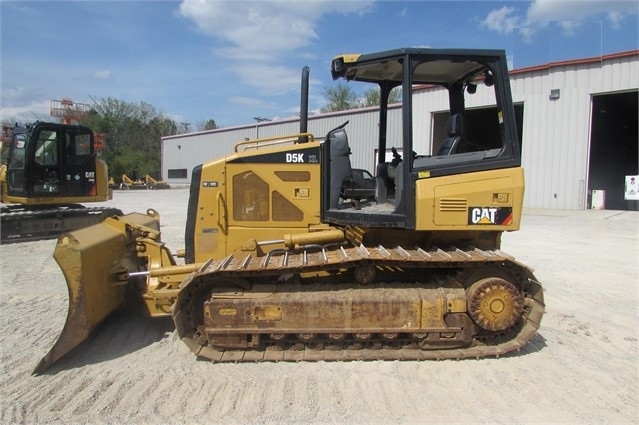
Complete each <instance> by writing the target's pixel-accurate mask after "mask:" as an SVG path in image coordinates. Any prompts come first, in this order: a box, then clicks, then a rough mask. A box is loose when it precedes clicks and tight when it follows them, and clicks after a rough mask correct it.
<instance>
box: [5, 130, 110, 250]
mask: <svg viewBox="0 0 639 425" xmlns="http://www.w3.org/2000/svg"><path fill="white" fill-rule="evenodd" d="M12 133H13V134H12V136H11V139H10V142H9V152H8V156H7V164H3V165H2V166H1V167H0V188H1V190H0V200H1V201H2V204H3V205H2V215H1V217H2V235H1V236H2V239H1V241H2V243H13V242H19V241H27V240H37V239H46V238H51V237H56V236H58V235H60V234H61V233H63V232H65V231H69V230H74V229H79V228H82V227H86V226H90V225H92V224H95V223H98V222H100V221H101V220H102V219H104V218H105V217H109V216H111V215H116V214H121V213H122V212H121V211H120V210H118V209H117V208H110V207H94V208H86V207H85V206H84V205H82V204H81V203H87V202H104V201H108V200H109V199H111V197H112V196H111V193H112V192H111V190H110V189H109V187H108V181H107V178H108V177H107V176H108V171H107V165H106V163H105V162H104V161H102V160H101V159H98V157H97V155H96V151H95V144H94V143H95V142H94V134H93V132H92V131H91V130H90V129H89V128H87V127H84V126H81V125H69V124H59V123H46V122H36V123H35V124H30V125H27V126H18V125H16V126H15V127H14V128H13V132H12Z"/></svg>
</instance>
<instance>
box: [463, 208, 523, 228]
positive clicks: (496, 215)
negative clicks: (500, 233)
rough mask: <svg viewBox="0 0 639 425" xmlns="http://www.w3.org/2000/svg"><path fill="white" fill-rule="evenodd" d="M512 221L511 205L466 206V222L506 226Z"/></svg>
mask: <svg viewBox="0 0 639 425" xmlns="http://www.w3.org/2000/svg"><path fill="white" fill-rule="evenodd" d="M512 221H513V209H512V207H470V208H468V224H497V225H500V226H508V225H509V224H510V223H511V222H512Z"/></svg>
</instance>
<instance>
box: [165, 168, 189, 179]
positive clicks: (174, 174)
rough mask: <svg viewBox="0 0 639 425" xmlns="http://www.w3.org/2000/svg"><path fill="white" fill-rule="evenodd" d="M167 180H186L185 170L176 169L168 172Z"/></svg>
mask: <svg viewBox="0 0 639 425" xmlns="http://www.w3.org/2000/svg"><path fill="white" fill-rule="evenodd" d="M169 178H170V179H185V178H186V168H179V169H178V168H176V169H173V170H169Z"/></svg>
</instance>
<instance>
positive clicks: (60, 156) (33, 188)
mask: <svg viewBox="0 0 639 425" xmlns="http://www.w3.org/2000/svg"><path fill="white" fill-rule="evenodd" d="M94 149H95V148H94V139H93V132H92V131H91V130H90V129H89V128H88V127H84V126H80V125H64V124H57V123H45V122H37V123H35V124H32V125H27V126H26V127H16V128H15V129H14V132H13V136H12V140H11V145H10V148H9V156H8V161H7V162H8V166H7V192H8V194H9V195H11V196H16V197H46V198H57V197H65V196H67V197H68V196H89V195H95V191H96V187H95V174H96V165H95V160H94V159H95V151H94Z"/></svg>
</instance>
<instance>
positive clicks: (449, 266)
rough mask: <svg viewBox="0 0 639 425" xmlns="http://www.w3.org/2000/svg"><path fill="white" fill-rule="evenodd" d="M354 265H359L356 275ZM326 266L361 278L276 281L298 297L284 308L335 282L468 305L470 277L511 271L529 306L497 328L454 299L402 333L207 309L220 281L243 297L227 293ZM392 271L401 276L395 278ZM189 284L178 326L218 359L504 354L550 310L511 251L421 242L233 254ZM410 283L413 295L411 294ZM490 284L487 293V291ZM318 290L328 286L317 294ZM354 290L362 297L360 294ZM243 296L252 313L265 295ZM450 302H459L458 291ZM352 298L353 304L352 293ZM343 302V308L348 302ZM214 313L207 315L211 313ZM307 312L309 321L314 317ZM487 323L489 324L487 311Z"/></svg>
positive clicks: (346, 289) (202, 352)
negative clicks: (234, 320) (218, 314)
mask: <svg viewBox="0 0 639 425" xmlns="http://www.w3.org/2000/svg"><path fill="white" fill-rule="evenodd" d="M348 270H351V271H353V272H352V274H350V272H349V271H348ZM376 271H378V272H379V271H382V273H378V274H377V276H378V278H379V279H376ZM317 272H329V273H333V276H334V279H333V280H335V279H339V278H340V277H341V278H344V277H345V276H351V279H352V277H353V276H354V278H355V279H352V280H351V283H340V284H334V285H331V284H326V285H325V286H324V287H320V288H318V289H317V291H316V292H313V291H314V289H308V288H313V287H314V285H315V286H317V284H315V283H314V284H310V286H309V284H305V283H301V285H296V284H288V283H279V284H277V285H270V286H271V287H275V288H276V292H278V291H279V292H281V293H282V294H285V295H282V301H281V302H282V303H287V302H288V303H289V304H282V305H283V307H281V310H284V311H287V312H288V311H291V310H294V309H295V307H296V305H295V304H294V302H293V301H287V300H288V298H290V297H295V296H296V294H299V295H297V296H298V297H299V299H300V300H301V301H300V304H304V302H305V301H304V300H309V299H311V298H309V297H313V296H316V297H318V298H317V303H315V304H314V308H318V307H317V306H318V305H320V307H319V308H321V305H322V302H324V303H326V301H325V300H324V297H326V295H324V294H327V293H331V292H335V291H342V293H338V295H336V296H335V300H342V299H344V297H346V296H347V295H345V294H347V293H352V292H353V291H361V293H366V292H368V293H369V294H371V292H370V291H378V292H379V294H380V297H381V296H382V295H381V294H383V296H385V297H388V296H389V292H388V291H394V292H391V294H392V296H395V298H398V299H400V302H404V303H408V302H410V300H413V299H414V297H415V294H417V293H415V292H410V291H421V292H419V294H421V295H418V296H420V297H422V298H424V299H429V300H430V299H432V301H433V303H439V302H440V300H443V301H441V302H442V303H444V304H445V300H446V299H445V298H441V296H440V295H439V294H440V293H442V292H443V291H447V292H451V293H452V292H453V291H461V292H462V296H461V297H462V302H463V304H464V307H465V305H466V302H467V301H468V300H467V298H471V297H472V295H469V296H468V297H467V296H466V292H472V291H471V290H470V289H469V287H470V286H471V284H472V283H473V282H474V281H475V280H476V279H471V281H468V278H469V276H475V277H476V276H509V277H510V279H511V280H514V282H513V283H514V286H516V287H517V288H518V290H519V291H520V293H521V308H520V311H519V313H518V314H516V315H514V317H513V319H512V320H513V323H512V324H509V326H507V328H505V329H501V328H500V329H498V330H496V331H491V330H490V329H485V328H490V326H484V329H482V327H481V326H478V325H477V323H476V322H477V321H478V320H477V318H476V317H475V320H474V322H471V318H470V316H473V314H472V312H470V311H469V312H468V314H467V313H455V314H451V313H450V308H449V309H448V313H446V311H443V312H442V317H445V318H446V319H445V320H446V324H444V325H443V326H444V327H442V326H435V327H433V326H432V325H431V327H430V328H429V327H428V326H426V327H425V328H422V329H413V330H406V331H404V332H401V329H398V328H397V327H395V328H390V327H388V326H385V322H383V320H382V321H381V323H379V324H377V326H375V323H371V324H370V326H368V327H367V328H366V329H364V328H361V329H358V328H356V327H354V328H353V329H350V331H341V332H339V333H335V332H336V329H335V328H331V329H329V328H330V327H327V326H323V323H322V321H321V319H320V321H319V323H320V326H317V324H315V325H313V324H311V325H309V326H310V327H308V328H305V329H304V330H301V328H296V327H295V326H294V325H293V327H291V325H289V326H288V327H286V326H285V324H284V323H282V324H280V322H276V323H275V326H280V327H281V328H276V329H273V328H271V327H272V326H273V323H274V322H271V323H269V324H265V325H263V326H262V327H261V325H262V322H256V323H255V325H254V326H251V324H249V325H248V326H244V327H242V326H228V327H227V329H225V328H224V326H220V327H217V328H215V327H214V326H213V325H212V324H211V317H210V316H211V315H212V313H211V311H214V310H213V309H211V310H206V308H205V309H204V310H205V311H204V312H203V311H202V309H203V303H204V302H208V301H209V300H210V302H211V304H213V303H214V302H216V300H215V298H216V297H211V292H212V291H213V290H214V289H215V290H216V291H222V295H221V296H220V297H218V298H219V299H221V301H217V302H224V299H226V298H233V295H225V294H226V293H227V292H228V291H229V290H228V289H224V288H228V287H229V286H230V287H233V286H235V287H236V292H237V290H238V289H239V292H246V293H247V294H249V293H251V291H257V292H262V291H266V290H267V289H268V286H267V285H264V284H262V283H260V282H263V281H264V278H265V277H266V276H268V277H270V281H271V282H272V281H274V280H279V281H286V280H287V279H289V280H291V281H295V279H294V278H293V279H291V276H299V275H300V274H302V275H304V274H308V273H317ZM431 273H435V274H436V275H437V276H438V280H437V282H436V283H435V282H433V281H425V282H422V281H420V280H419V276H428V275H430V274H431ZM389 276H391V278H390V279H389V278H388V277H389ZM399 276H408V277H409V278H412V277H415V276H417V283H415V281H414V280H413V281H412V282H413V283H398V282H397V280H398V279H397V278H398V277H399ZM377 280H381V281H380V282H378V281H377ZM353 281H356V282H353ZM498 281H499V279H498ZM365 285H367V286H365ZM489 286H490V288H491V289H495V284H493V283H491V284H490V285H489ZM181 287H182V291H181V293H180V296H179V297H178V301H177V304H176V308H175V310H174V320H175V322H176V326H177V330H178V334H179V336H180V337H181V338H182V339H183V341H184V342H185V343H186V344H187V345H188V346H189V347H190V348H191V350H192V351H193V352H194V353H195V354H196V355H197V356H198V357H201V358H205V359H209V360H212V361H215V362H257V361H320V360H324V361H344V360H372V359H383V360H428V359H433V360H440V359H462V358H480V357H487V356H494V357H499V356H501V355H503V354H506V353H508V352H510V351H513V350H518V349H520V348H522V347H523V346H524V345H525V344H526V343H527V342H528V341H529V340H530V339H531V338H532V337H533V336H534V335H535V333H536V332H537V329H538V328H539V326H540V322H541V317H542V316H543V313H544V301H543V293H542V288H541V286H540V284H539V283H538V282H537V281H536V279H535V278H534V276H533V274H532V272H531V270H530V269H528V268H527V267H526V266H524V265H522V264H520V263H518V262H517V261H516V260H515V259H514V258H513V257H511V256H509V255H508V254H505V253H503V252H501V251H484V250H479V249H470V250H460V249H457V248H452V249H449V250H446V251H444V250H442V249H439V248H433V249H432V250H429V251H424V250H422V249H420V248H416V249H405V248H402V247H396V248H393V249H388V248H385V247H383V246H378V247H375V248H371V247H368V248H365V247H363V246H360V247H350V248H345V247H343V246H337V247H336V246H333V247H321V248H317V247H314V248H313V249H307V250H302V251H298V252H294V253H292V252H288V251H282V252H279V253H277V252H276V253H272V254H271V255H267V256H266V257H259V258H254V257H252V256H246V257H244V258H237V257H233V256H229V257H227V258H225V259H223V260H220V261H215V262H211V263H210V264H208V265H206V266H205V267H203V268H202V269H201V270H200V271H199V272H198V273H195V274H193V275H191V276H190V277H189V278H188V279H187V280H186V281H185V282H183V284H182V285H181ZM265 288H266V289H265ZM362 288H364V289H362ZM491 289H489V290H488V292H490V290H491ZM230 291H231V292H229V293H232V291H233V290H232V289H231V290H230ZM404 292H405V293H406V294H407V295H405V296H403V297H404V298H402V294H403V293H404ZM480 292H481V293H480V294H479V295H483V294H484V292H482V291H480ZM315 293H317V294H319V295H314V294H315ZM504 293H506V292H504ZM457 294H459V292H457ZM354 297H357V296H355V295H354ZM429 297H430V298H429ZM509 297H510V293H508V294H507V295H506V296H504V297H503V299H504V300H507V299H508V298H509ZM211 298H213V299H211ZM238 298H239V297H238ZM285 298H286V300H285ZM378 298H379V297H378ZM458 298H459V297H458ZM357 299H358V298H355V300H357ZM235 302H236V303H239V304H236V305H238V306H239V307H238V310H239V311H240V312H242V311H243V310H242V308H244V306H249V305H250V306H252V305H255V303H256V300H250V301H249V302H248V303H247V304H242V301H241V300H236V301H235ZM333 302H334V303H339V302H340V301H333ZM448 302H449V306H450V305H451V304H450V300H449V301H448ZM500 302H501V301H500ZM290 303H293V304H290ZM349 303H352V300H351V301H349ZM271 304H272V303H271ZM469 305H470V304H469ZM349 306H350V304H349ZM337 307H338V309H339V308H341V306H340V305H338V306H337ZM255 308H259V307H255ZM269 308H270V309H272V308H273V307H272V306H270V305H268V304H265V305H264V309H265V311H267V309H269ZM279 308H280V307H278V309H279ZM349 308H350V307H349ZM469 308H471V307H469ZM371 309H372V310H375V309H374V308H371ZM249 310H250V307H246V311H247V313H246V314H249V312H248V311H249ZM302 310H304V308H302ZM333 310H334V309H333ZM333 310H330V309H327V310H326V312H325V313H324V315H330V314H331V311H333ZM372 310H371V311H372ZM207 311H208V312H207ZM475 313H476V312H475ZM251 314H252V313H251ZM205 316H207V318H206V319H205V318H204V317H205ZM515 319H516V320H515ZM278 320H280V318H278ZM299 320H301V322H304V323H307V322H308V318H307V317H303V318H301V319H299ZM345 320H346V322H351V321H352V318H351V317H347V318H346V319H345ZM373 322H374V321H373ZM479 322H480V323H481V319H480V320H479ZM292 323H295V322H292ZM485 325H486V324H485ZM488 325H490V323H489V324H488ZM216 338H217V341H228V340H229V338H231V339H232V340H234V341H235V340H238V341H248V342H242V343H240V344H239V345H245V347H238V348H235V347H226V348H222V347H220V345H223V344H215V343H214V341H216ZM225 338H226V339H225ZM231 345H232V344H231ZM236 345H238V344H237V343H236Z"/></svg>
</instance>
